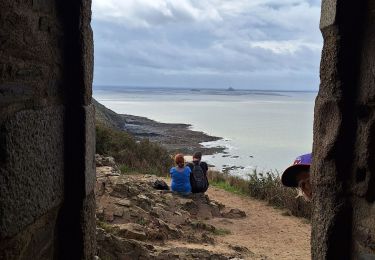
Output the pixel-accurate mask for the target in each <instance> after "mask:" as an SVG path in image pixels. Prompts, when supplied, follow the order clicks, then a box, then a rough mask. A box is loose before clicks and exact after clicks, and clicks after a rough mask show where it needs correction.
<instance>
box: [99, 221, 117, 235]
mask: <svg viewBox="0 0 375 260" xmlns="http://www.w3.org/2000/svg"><path fill="white" fill-rule="evenodd" d="M96 225H97V226H98V227H100V228H102V229H104V230H105V232H107V233H110V234H116V233H117V232H118V228H116V227H113V226H112V225H110V224H107V223H105V222H103V221H100V220H97V221H96Z"/></svg>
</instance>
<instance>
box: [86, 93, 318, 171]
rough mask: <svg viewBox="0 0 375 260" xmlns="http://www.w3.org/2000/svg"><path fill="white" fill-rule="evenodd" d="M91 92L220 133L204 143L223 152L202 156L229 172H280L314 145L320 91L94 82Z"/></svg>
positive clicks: (119, 107)
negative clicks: (315, 111) (314, 110)
mask: <svg viewBox="0 0 375 260" xmlns="http://www.w3.org/2000/svg"><path fill="white" fill-rule="evenodd" d="M93 92H94V93H93V96H94V98H95V99H97V100H98V101H99V102H100V103H102V104H103V105H105V106H106V107H108V108H110V109H112V110H113V111H115V112H117V113H119V114H130V115H136V116H142V117H147V118H150V119H152V120H155V121H158V122H162V123H185V124H190V125H191V129H193V130H197V131H203V132H205V133H207V134H209V135H213V136H218V137H221V138H222V139H221V140H219V141H215V142H209V143H203V144H202V145H204V146H207V147H210V146H214V147H216V146H221V147H225V152H224V153H219V154H214V155H205V156H204V157H203V159H204V160H206V161H207V162H208V163H210V164H213V165H215V167H216V168H217V169H218V170H223V169H230V170H229V172H230V173H231V174H235V175H241V176H244V177H245V176H246V174H248V173H250V172H252V171H253V170H255V169H256V170H258V171H268V170H273V171H276V172H281V171H282V170H283V169H285V168H286V167H288V166H289V165H290V164H291V163H292V162H293V160H294V159H295V157H297V156H298V155H300V154H304V153H308V152H311V149H312V132H313V130H312V126H313V108H314V100H315V97H316V95H317V92H316V91H292V90H258V89H229V87H228V89H216V88H200V89H198V88H168V87H160V88H157V87H118V86H115V87H114V86H107V87H105V86H96V87H94V91H93Z"/></svg>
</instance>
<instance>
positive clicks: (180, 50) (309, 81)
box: [92, 0, 322, 90]
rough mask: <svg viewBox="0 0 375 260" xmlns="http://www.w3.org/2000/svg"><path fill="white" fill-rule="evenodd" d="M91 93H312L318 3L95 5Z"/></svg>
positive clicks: (124, 1) (119, 1)
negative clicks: (140, 89)
mask: <svg viewBox="0 0 375 260" xmlns="http://www.w3.org/2000/svg"><path fill="white" fill-rule="evenodd" d="M92 10H93V20H92V28H93V31H94V48H95V67H94V85H96V86H145V87H181V88H228V87H233V88H235V89H264V90H281V89H282V90H317V89H318V87H319V63H320V55H321V49H322V36H321V33H320V31H319V19H320V0H93V7H92Z"/></svg>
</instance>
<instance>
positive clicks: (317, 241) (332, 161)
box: [312, 0, 375, 259]
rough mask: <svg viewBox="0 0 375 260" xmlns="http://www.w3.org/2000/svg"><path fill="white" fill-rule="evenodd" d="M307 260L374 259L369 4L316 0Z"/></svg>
mask: <svg viewBox="0 0 375 260" xmlns="http://www.w3.org/2000/svg"><path fill="white" fill-rule="evenodd" d="M320 28H321V31H322V34H323V37H324V48H323V52H322V61H321V70H320V77H321V85H320V90H319V94H318V97H317V99H316V105H315V122H314V148H313V154H314V161H313V167H312V175H313V176H312V181H313V192H314V199H313V204H314V212H313V220H312V226H313V228H312V256H313V259H375V204H374V200H375V66H374V63H375V59H374V57H375V2H374V1H371V0H367V1H337V0H323V2H322V15H321V23H320Z"/></svg>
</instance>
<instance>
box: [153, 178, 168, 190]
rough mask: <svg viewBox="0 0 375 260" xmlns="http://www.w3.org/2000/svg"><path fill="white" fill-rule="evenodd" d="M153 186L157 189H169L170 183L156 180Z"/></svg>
mask: <svg viewBox="0 0 375 260" xmlns="http://www.w3.org/2000/svg"><path fill="white" fill-rule="evenodd" d="M152 186H153V187H154V189H157V190H169V187H168V184H166V183H165V181H163V180H156V181H155V182H154V184H153V185H152Z"/></svg>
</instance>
